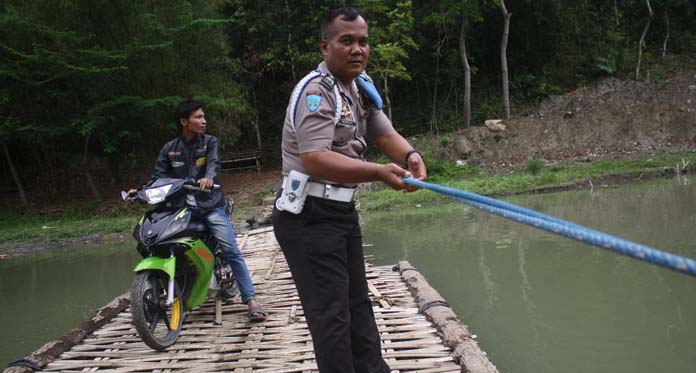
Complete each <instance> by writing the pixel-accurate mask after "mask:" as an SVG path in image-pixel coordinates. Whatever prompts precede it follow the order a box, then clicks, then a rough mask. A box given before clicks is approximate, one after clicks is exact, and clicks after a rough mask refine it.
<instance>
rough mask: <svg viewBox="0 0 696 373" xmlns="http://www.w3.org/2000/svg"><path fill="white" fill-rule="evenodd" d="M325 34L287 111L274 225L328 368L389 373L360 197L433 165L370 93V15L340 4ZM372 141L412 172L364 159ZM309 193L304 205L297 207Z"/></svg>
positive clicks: (327, 19) (324, 24) (399, 184)
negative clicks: (317, 58) (361, 191)
mask: <svg viewBox="0 0 696 373" xmlns="http://www.w3.org/2000/svg"><path fill="white" fill-rule="evenodd" d="M321 32H322V40H321V44H320V45H321V52H322V53H323V55H324V61H323V62H322V63H321V64H319V66H318V68H317V70H316V71H314V72H312V73H310V74H309V75H307V76H306V77H305V78H304V79H302V81H300V83H298V84H297V86H296V87H295V89H294V91H293V94H292V96H291V98H290V103H289V105H288V109H287V112H286V117H285V122H284V126H283V140H282V157H283V171H282V172H283V175H284V181H283V189H282V190H281V192H280V193H279V199H278V201H276V208H274V211H273V227H274V230H275V235H276V238H277V240H278V242H279V243H280V246H281V248H282V250H283V253H284V255H285V258H286V260H287V262H288V265H289V267H290V271H291V273H292V276H293V280H294V281H295V285H296V287H297V291H298V293H299V296H300V301H301V303H302V307H303V309H304V313H305V316H306V319H307V324H308V326H309V330H310V333H311V335H312V340H313V342H314V351H315V354H316V359H317V365H318V366H319V370H320V371H321V372H389V366H388V365H387V364H386V362H385V361H384V360H383V359H382V355H381V348H380V343H381V342H380V337H379V333H378V330H377V325H376V323H375V319H374V314H373V312H372V304H371V302H370V299H369V297H368V288H367V280H366V278H365V265H364V257H363V251H362V234H361V230H360V225H359V222H358V215H357V212H356V210H355V204H354V202H353V194H354V192H355V188H356V186H357V185H358V184H359V183H361V182H371V181H382V182H384V183H386V184H387V185H389V186H390V187H392V188H394V189H397V190H405V191H412V190H415V189H416V188H413V187H411V186H409V185H408V184H405V183H404V182H403V180H402V177H410V176H412V177H415V178H417V179H420V180H424V179H425V177H426V169H425V164H424V163H423V159H422V155H421V154H420V153H419V152H417V151H415V150H414V149H413V148H412V147H411V146H410V145H409V143H408V142H407V141H406V140H405V139H404V138H403V137H402V136H401V135H399V134H398V133H397V132H396V131H395V130H394V128H393V127H392V124H391V122H390V121H389V119H388V118H387V116H386V115H385V114H384V113H383V112H382V111H381V109H380V107H381V99H379V97H377V96H376V95H375V92H376V91H375V90H374V87H372V88H371V89H370V85H369V84H370V79H369V77H367V76H366V75H365V74H364V70H365V66H366V65H367V60H368V57H369V53H370V46H369V43H368V27H367V23H366V21H365V18H364V17H363V16H362V15H361V14H360V13H359V12H358V11H357V10H356V9H354V8H351V7H346V6H341V7H338V8H335V9H332V10H329V11H328V12H327V13H326V14H325V15H324V17H323V19H322V21H321ZM358 83H360V84H358ZM365 84H366V85H365ZM366 138H367V139H370V140H371V141H372V142H373V143H374V144H375V145H376V146H377V147H378V148H379V149H380V150H381V151H382V152H384V153H385V154H386V155H387V156H388V157H389V158H390V159H391V160H392V161H393V162H396V163H399V164H406V165H407V168H408V170H406V169H403V168H401V167H400V166H398V165H397V164H395V163H389V164H377V163H372V162H368V161H366V160H364V159H363V153H364V151H365V148H366V142H365V139H366ZM292 175H308V177H309V179H308V180H306V182H305V180H304V179H303V178H302V176H300V177H296V176H292ZM305 184H306V185H305ZM303 198H304V203H303V204H301V206H300V208H294V207H296V206H297V205H298V201H302V199H303ZM283 206H286V208H285V209H284V208H283ZM287 206H293V209H288V208H287Z"/></svg>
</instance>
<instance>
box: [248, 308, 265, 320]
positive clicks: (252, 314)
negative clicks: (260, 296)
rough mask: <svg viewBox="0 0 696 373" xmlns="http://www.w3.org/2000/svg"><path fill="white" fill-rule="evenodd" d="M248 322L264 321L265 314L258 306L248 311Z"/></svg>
mask: <svg viewBox="0 0 696 373" xmlns="http://www.w3.org/2000/svg"><path fill="white" fill-rule="evenodd" d="M248 315H249V320H250V321H253V322H260V321H264V320H266V312H264V311H263V308H261V307H260V306H255V307H251V308H250V309H249V314H248Z"/></svg>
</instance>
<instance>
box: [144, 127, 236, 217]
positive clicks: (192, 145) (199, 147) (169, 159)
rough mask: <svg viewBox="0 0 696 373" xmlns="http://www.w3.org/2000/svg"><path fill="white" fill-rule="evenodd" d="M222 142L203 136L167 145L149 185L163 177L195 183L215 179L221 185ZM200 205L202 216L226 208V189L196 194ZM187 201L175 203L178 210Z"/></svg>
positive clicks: (158, 159)
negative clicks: (192, 180)
mask: <svg viewBox="0 0 696 373" xmlns="http://www.w3.org/2000/svg"><path fill="white" fill-rule="evenodd" d="M218 144H219V142H218V139H217V137H215V136H212V135H208V134H200V135H197V136H196V137H194V138H193V139H191V141H190V142H189V143H186V139H184V138H183V137H177V138H176V139H174V140H171V141H169V142H168V143H166V144H164V146H163V147H162V150H160V153H159V156H158V157H157V161H156V162H155V173H154V174H153V175H152V178H150V181H148V182H147V183H146V184H145V185H148V184H150V183H152V182H154V181H155V180H157V179H159V178H163V177H170V178H177V179H185V178H187V177H190V178H194V179H195V180H198V179H201V178H206V179H211V180H213V182H214V183H215V184H218V185H219V184H220V178H219V171H220V159H219V155H218ZM194 195H195V197H196V204H197V205H198V209H199V210H200V212H201V213H202V214H205V213H206V212H208V211H210V210H213V209H215V208H218V207H222V206H224V205H225V199H224V197H223V194H222V187H220V188H217V189H213V190H212V192H210V193H206V192H196V193H195V194H194ZM185 203H186V201H185V198H181V199H180V201H176V202H175V206H174V207H181V206H184V204H185Z"/></svg>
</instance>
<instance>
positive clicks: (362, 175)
mask: <svg viewBox="0 0 696 373" xmlns="http://www.w3.org/2000/svg"><path fill="white" fill-rule="evenodd" d="M300 159H301V160H302V167H304V169H305V170H306V171H307V172H308V173H309V174H310V175H311V176H313V177H316V178H319V179H324V180H331V181H332V182H334V183H338V184H357V183H363V182H370V181H382V182H384V183H386V184H387V185H389V186H390V187H392V188H394V189H397V190H401V189H405V188H407V185H406V184H405V183H404V182H403V181H402V180H401V178H402V177H408V176H411V174H410V173H409V172H408V171H406V170H404V169H403V168H401V167H399V166H397V165H396V164H394V163H389V164H378V163H372V162H365V161H361V160H358V159H353V158H350V157H347V156H345V155H343V154H340V153H337V152H334V151H331V150H325V151H316V152H308V153H302V154H300Z"/></svg>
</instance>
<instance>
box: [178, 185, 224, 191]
mask: <svg viewBox="0 0 696 373" xmlns="http://www.w3.org/2000/svg"><path fill="white" fill-rule="evenodd" d="M218 188H220V185H219V184H213V187H212V188H210V189H203V188H200V187H197V186H195V185H188V184H187V185H184V189H187V190H194V191H197V192H206V193H210V192H212V191H213V189H218Z"/></svg>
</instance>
